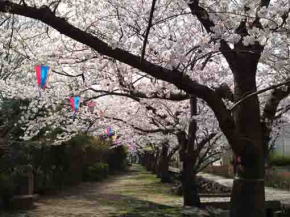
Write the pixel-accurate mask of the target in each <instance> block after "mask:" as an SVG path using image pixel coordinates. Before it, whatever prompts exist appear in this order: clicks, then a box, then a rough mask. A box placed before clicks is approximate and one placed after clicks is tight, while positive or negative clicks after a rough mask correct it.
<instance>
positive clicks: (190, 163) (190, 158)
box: [178, 96, 201, 207]
mask: <svg viewBox="0 0 290 217" xmlns="http://www.w3.org/2000/svg"><path fill="white" fill-rule="evenodd" d="M190 108H191V116H192V118H191V120H190V124H189V128H188V138H187V139H186V137H185V134H183V135H182V134H180V135H179V139H178V140H179V144H180V146H181V150H180V159H181V161H182V162H183V166H182V174H181V182H182V191H183V205H184V206H195V207H200V206H201V204H200V198H199V194H198V189H197V185H196V180H195V173H194V165H195V160H196V158H195V154H194V145H195V137H196V130H197V126H196V120H195V119H193V116H194V115H196V114H197V99H196V97H195V96H192V97H191V98H190Z"/></svg>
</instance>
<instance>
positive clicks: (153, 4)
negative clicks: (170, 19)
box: [141, 0, 156, 63]
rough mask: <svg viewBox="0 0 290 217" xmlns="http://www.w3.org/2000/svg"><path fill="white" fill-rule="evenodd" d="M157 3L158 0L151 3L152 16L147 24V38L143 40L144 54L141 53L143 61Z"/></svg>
mask: <svg viewBox="0 0 290 217" xmlns="http://www.w3.org/2000/svg"><path fill="white" fill-rule="evenodd" d="M155 4H156V0H152V5H151V11H150V16H149V21H148V26H147V29H146V34H145V39H144V41H143V48H142V54H141V63H142V62H143V60H144V56H145V51H146V45H147V41H148V36H149V32H150V28H151V26H152V20H153V13H154V8H155Z"/></svg>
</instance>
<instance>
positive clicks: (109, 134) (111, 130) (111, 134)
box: [106, 127, 115, 136]
mask: <svg viewBox="0 0 290 217" xmlns="http://www.w3.org/2000/svg"><path fill="white" fill-rule="evenodd" d="M106 133H107V135H108V136H113V135H115V131H114V130H113V129H112V127H108V128H107V129H106Z"/></svg>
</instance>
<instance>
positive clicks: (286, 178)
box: [265, 169, 290, 190]
mask: <svg viewBox="0 0 290 217" xmlns="http://www.w3.org/2000/svg"><path fill="white" fill-rule="evenodd" d="M265 185H266V186H268V187H274V188H281V189H287V190H289V189H290V172H278V171H276V170H275V169H269V170H267V171H266V175H265Z"/></svg>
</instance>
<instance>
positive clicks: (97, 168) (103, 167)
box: [84, 163, 109, 181]
mask: <svg viewBox="0 0 290 217" xmlns="http://www.w3.org/2000/svg"><path fill="white" fill-rule="evenodd" d="M108 175H109V165H108V164H107V163H95V164H94V165H91V166H88V167H87V168H85V172H84V180H85V181H101V180H103V179H104V178H106V177H107V176H108Z"/></svg>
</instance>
